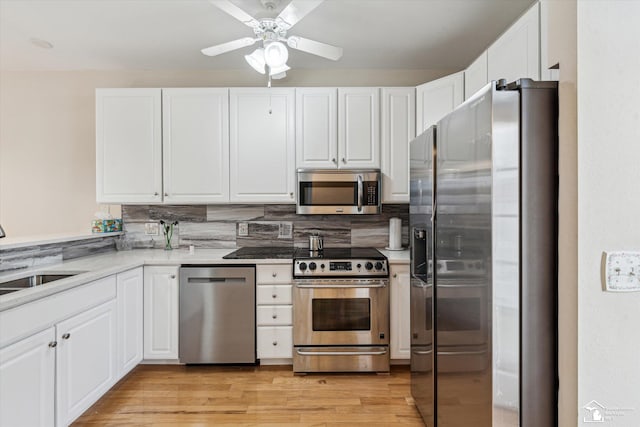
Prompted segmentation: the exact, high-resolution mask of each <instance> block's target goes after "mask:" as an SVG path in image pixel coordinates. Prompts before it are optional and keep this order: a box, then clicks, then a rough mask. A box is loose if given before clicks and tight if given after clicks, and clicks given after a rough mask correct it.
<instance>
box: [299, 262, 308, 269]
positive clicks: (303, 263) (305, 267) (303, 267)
mask: <svg viewBox="0 0 640 427" xmlns="http://www.w3.org/2000/svg"><path fill="white" fill-rule="evenodd" d="M306 269H307V263H306V262H301V263H300V271H305V270H306Z"/></svg>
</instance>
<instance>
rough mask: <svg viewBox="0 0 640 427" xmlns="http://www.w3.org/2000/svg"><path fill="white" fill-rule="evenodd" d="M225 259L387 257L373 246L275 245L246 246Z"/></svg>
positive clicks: (224, 257)
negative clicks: (313, 247)
mask: <svg viewBox="0 0 640 427" xmlns="http://www.w3.org/2000/svg"><path fill="white" fill-rule="evenodd" d="M222 258H223V259H294V258H295V259H311V258H315V259H318V258H322V259H385V257H384V255H382V254H381V253H380V251H378V250H377V249H373V248H327V249H324V250H322V251H318V252H311V251H309V248H292V247H287V248H280V247H273V246H264V247H245V248H240V249H238V250H236V251H233V252H231V253H230V254H227V255H225V256H223V257H222Z"/></svg>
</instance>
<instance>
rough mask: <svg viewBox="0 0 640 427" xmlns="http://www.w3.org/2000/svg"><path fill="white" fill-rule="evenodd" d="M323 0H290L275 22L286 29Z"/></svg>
mask: <svg viewBox="0 0 640 427" xmlns="http://www.w3.org/2000/svg"><path fill="white" fill-rule="evenodd" d="M323 1H324V0H291V3H289V4H288V5H287V7H285V8H284V9H283V10H282V12H280V15H278V17H277V18H276V24H278V25H279V26H281V27H283V28H284V29H286V30H288V29H289V28H291V27H293V26H294V25H296V23H297V22H298V21H300V20H301V19H302V18H304V17H305V16H307V14H308V13H309V12H311V11H312V10H313V9H315V8H316V7H318V6H319V5H320V3H322V2H323Z"/></svg>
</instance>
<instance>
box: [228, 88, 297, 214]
mask: <svg viewBox="0 0 640 427" xmlns="http://www.w3.org/2000/svg"><path fill="white" fill-rule="evenodd" d="M294 103H295V89H283V88H278V89H276V88H270V89H267V88H265V89H261V88H251V89H231V90H230V112H229V116H230V122H231V127H230V129H229V133H230V140H231V147H230V152H231V156H230V159H231V160H230V162H231V164H230V166H229V167H230V187H231V195H230V199H231V201H232V202H260V203H276V202H281V203H295V193H294V187H295V112H294Z"/></svg>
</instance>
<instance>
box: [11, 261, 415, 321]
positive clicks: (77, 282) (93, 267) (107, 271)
mask: <svg viewBox="0 0 640 427" xmlns="http://www.w3.org/2000/svg"><path fill="white" fill-rule="evenodd" d="M235 250H236V249H235V248H233V249H209V250H207V249H201V250H196V252H195V253H193V254H192V253H189V251H188V250H175V251H171V252H167V251H162V250H157V249H150V250H133V251H120V252H110V253H107V254H100V255H94V256H89V257H82V258H77V259H73V260H69V261H63V262H62V263H59V264H53V265H50V266H39V267H34V268H30V269H28V270H20V271H16V272H12V273H10V274H5V275H3V277H2V278H3V279H5V280H11V278H12V277H16V278H17V277H22V276H24V275H28V274H34V273H37V272H43V271H46V272H58V273H62V272H65V271H66V272H76V271H78V272H81V273H79V274H77V275H76V276H72V277H69V278H66V279H61V280H59V281H56V283H50V284H47V285H46V286H42V287H36V288H32V289H25V290H24V291H18V292H14V293H12V294H7V295H5V296H0V311H5V310H10V309H12V308H16V307H19V306H21V305H24V304H28V303H30V302H33V301H37V300H39V299H41V298H46V297H48V296H50V295H54V294H57V293H60V292H64V291H67V290H69V289H73V288H76V287H78V286H82V285H85V284H87V283H90V282H93V281H96V280H99V279H102V278H104V277H108V276H112V275H114V274H118V273H122V272H125V271H128V270H132V269H134V268H138V267H145V266H180V265H185V264H194V265H197V264H201V265H234V264H236V265H246V264H255V265H269V264H292V263H293V260H292V259H275V258H270V259H223V258H222V257H223V256H225V255H227V254H229V253H231V252H233V251H235ZM380 252H382V253H383V254H384V255H385V256H386V257H387V259H388V261H389V264H390V265H394V264H397V265H402V264H409V258H408V254H409V251H386V250H384V249H381V250H380Z"/></svg>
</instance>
